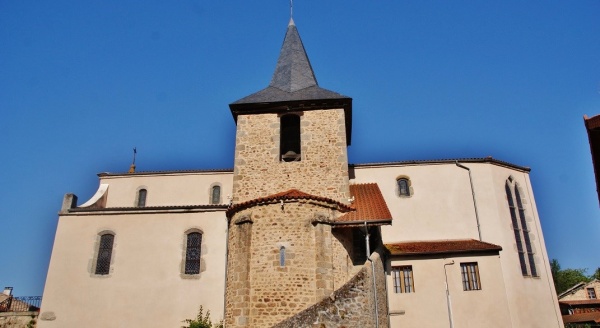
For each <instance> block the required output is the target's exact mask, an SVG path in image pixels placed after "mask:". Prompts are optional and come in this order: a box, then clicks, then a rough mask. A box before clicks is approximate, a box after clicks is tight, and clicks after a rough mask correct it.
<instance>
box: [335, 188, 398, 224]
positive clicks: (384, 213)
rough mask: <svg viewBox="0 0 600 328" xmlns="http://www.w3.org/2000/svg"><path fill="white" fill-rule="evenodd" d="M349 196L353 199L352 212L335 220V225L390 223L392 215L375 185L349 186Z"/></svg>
mask: <svg viewBox="0 0 600 328" xmlns="http://www.w3.org/2000/svg"><path fill="white" fill-rule="evenodd" d="M350 195H351V196H352V197H354V202H353V203H352V207H353V208H354V209H355V210H354V211H352V212H349V213H346V214H344V215H342V216H341V217H339V218H338V219H337V220H336V223H346V222H348V223H350V222H353V223H356V222H364V221H382V220H386V221H389V222H387V224H390V223H391V221H392V214H391V213H390V210H389V209H388V207H387V204H386V203H385V200H384V199H383V195H382V194H381V190H379V186H378V185H377V184H376V183H365V184H354V185H350Z"/></svg>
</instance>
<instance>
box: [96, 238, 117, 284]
mask: <svg viewBox="0 0 600 328" xmlns="http://www.w3.org/2000/svg"><path fill="white" fill-rule="evenodd" d="M114 240H115V235H113V234H110V233H105V234H103V235H101V236H100V244H99V245H98V252H97V258H96V269H95V271H94V273H95V274H100V275H106V274H108V273H109V272H110V259H111V258H112V250H113V242H114Z"/></svg>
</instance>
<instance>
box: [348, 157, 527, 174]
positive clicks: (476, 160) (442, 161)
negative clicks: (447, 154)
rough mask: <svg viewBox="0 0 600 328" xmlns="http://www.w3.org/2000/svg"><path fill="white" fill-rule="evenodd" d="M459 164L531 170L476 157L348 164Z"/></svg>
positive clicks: (358, 165)
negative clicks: (490, 165) (478, 164)
mask: <svg viewBox="0 0 600 328" xmlns="http://www.w3.org/2000/svg"><path fill="white" fill-rule="evenodd" d="M457 161H458V162H459V163H490V164H494V165H498V166H503V167H509V168H512V169H516V170H519V171H523V172H530V171H531V168H530V167H527V166H520V165H516V164H512V163H509V162H505V161H501V160H497V159H495V158H492V157H491V156H488V157H478V158H456V159H432V160H406V161H394V162H376V163H359V164H349V166H350V167H355V168H360V167H378V166H396V165H403V166H404V165H427V164H453V163H456V162H457Z"/></svg>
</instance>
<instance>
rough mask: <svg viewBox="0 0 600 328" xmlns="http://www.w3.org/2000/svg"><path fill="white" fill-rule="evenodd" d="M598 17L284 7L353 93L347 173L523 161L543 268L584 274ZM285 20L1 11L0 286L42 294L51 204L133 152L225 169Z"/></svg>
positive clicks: (209, 6)
mask: <svg viewBox="0 0 600 328" xmlns="http://www.w3.org/2000/svg"><path fill="white" fill-rule="evenodd" d="M598 17H600V2H598V1H569V2H566V1H526V2H524V1H510V0H507V1H433V0H432V1H384V0H378V1H377V0H371V1H341V0H328V1H317V0H306V1H300V0H296V1H295V8H294V20H295V22H296V25H297V26H298V30H299V32H300V35H301V37H302V40H303V42H304V45H305V47H306V50H307V52H308V55H309V58H310V60H311V64H312V66H313V69H314V71H315V74H316V77H317V80H318V81H319V84H320V86H321V87H324V88H327V89H330V90H334V91H337V92H340V93H342V94H344V95H347V96H350V97H352V98H353V99H354V104H353V108H354V113H353V115H354V116H353V138H352V142H353V144H352V146H351V147H350V149H349V157H350V162H352V163H368V162H384V161H395V160H413V159H415V160H417V159H443V158H466V157H485V156H493V157H494V158H497V159H500V160H504V161H508V162H511V163H514V164H518V165H523V166H529V167H531V168H532V171H531V180H532V184H533V188H534V193H535V196H536V201H537V206H538V210H539V215H540V219H541V221H542V228H543V230H544V234H545V240H546V246H547V248H548V253H549V256H550V258H556V259H558V260H559V261H560V263H561V265H562V266H563V267H576V268H589V269H590V272H591V271H593V269H594V268H596V267H598V266H600V256H599V255H598V252H597V249H598V240H599V235H600V215H599V214H600V209H599V206H598V198H597V194H596V186H595V184H594V179H593V168H592V162H591V157H590V153H589V145H588V141H587V135H586V133H585V129H584V125H583V120H582V116H583V114H588V115H589V116H591V115H595V114H599V113H600V42H599V35H600V19H598ZM288 20H289V2H288V1H286V0H278V1H274V0H269V1H197V0H196V1H192V0H181V1H168V2H167V1H155V0H147V1H132V0H119V1H110V0H109V1H66V0H54V1H29V0H19V1H17V0H2V1H0V145H1V147H2V150H3V156H2V158H3V160H2V161H0V227H1V237H0V238H1V239H0V240H1V244H2V245H3V247H2V249H3V250H2V252H0V263H2V265H0V284H3V286H13V287H15V294H16V295H41V294H42V291H43V286H44V281H45V277H46V270H47V267H48V262H49V259H50V253H51V247H52V243H53V239H54V232H55V229H56V224H57V212H58V210H59V208H60V205H61V201H62V197H63V195H64V194H65V193H67V192H73V193H75V194H77V195H78V196H79V199H80V203H82V202H84V201H85V200H87V199H89V197H91V196H92V195H93V193H94V191H95V190H96V188H97V186H98V180H97V177H96V174H97V173H99V172H105V171H108V172H123V171H126V170H127V169H128V167H129V164H130V162H131V149H132V148H133V147H134V146H136V147H137V149H138V158H137V164H138V170H141V171H153V170H176V169H205V168H230V167H232V163H233V147H234V134H235V125H234V122H233V119H232V117H231V114H230V112H229V108H228V106H227V105H228V104H229V103H231V102H233V101H235V100H237V99H239V98H242V97H244V96H246V95H248V94H250V93H253V92H255V91H258V90H260V89H262V88H263V87H265V86H266V85H267V84H268V83H269V81H270V78H271V74H272V73H273V70H274V68H275V64H276V61H277V56H278V54H279V49H280V47H281V43H282V41H283V36H284V35H285V29H286V26H287V23H288ZM0 287H2V286H0Z"/></svg>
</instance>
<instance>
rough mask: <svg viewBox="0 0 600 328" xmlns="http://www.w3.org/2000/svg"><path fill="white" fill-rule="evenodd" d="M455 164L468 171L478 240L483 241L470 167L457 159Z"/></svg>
mask: <svg viewBox="0 0 600 328" xmlns="http://www.w3.org/2000/svg"><path fill="white" fill-rule="evenodd" d="M455 163H456V166H458V167H460V168H461V169H465V170H467V171H469V183H471V196H473V207H475V220H476V221H477V234H478V235H479V241H483V240H482V239H481V227H480V225H479V212H478V211H477V201H476V200H475V188H474V187H473V177H472V176H471V169H470V168H468V167H466V166H464V165H462V164H460V163H459V162H458V161H455Z"/></svg>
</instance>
